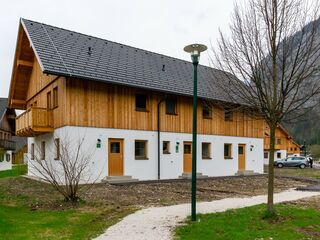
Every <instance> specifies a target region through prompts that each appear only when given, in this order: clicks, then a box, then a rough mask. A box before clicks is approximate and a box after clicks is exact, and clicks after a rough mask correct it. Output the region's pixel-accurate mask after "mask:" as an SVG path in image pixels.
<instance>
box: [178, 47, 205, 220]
mask: <svg viewBox="0 0 320 240" xmlns="http://www.w3.org/2000/svg"><path fill="white" fill-rule="evenodd" d="M183 50H184V51H185V52H188V53H190V54H191V60H192V64H193V121H192V174H191V220H192V221H196V191H197V95H198V82H197V78H198V64H199V59H200V53H201V52H203V51H205V50H207V46H205V45H202V44H191V45H188V46H186V47H185V48H184V49H183Z"/></svg>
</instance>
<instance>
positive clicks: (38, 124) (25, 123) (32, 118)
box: [16, 107, 53, 137]
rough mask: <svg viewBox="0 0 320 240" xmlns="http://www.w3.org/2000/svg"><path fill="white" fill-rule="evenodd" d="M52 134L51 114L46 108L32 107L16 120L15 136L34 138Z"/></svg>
mask: <svg viewBox="0 0 320 240" xmlns="http://www.w3.org/2000/svg"><path fill="white" fill-rule="evenodd" d="M50 132H53V112H52V110H49V109H47V108H38V107H32V108H29V109H28V110H26V111H25V112H24V113H22V114H21V115H19V116H18V117H17V118H16V135H17V136H21V137H34V136H37V135H40V134H45V133H50Z"/></svg>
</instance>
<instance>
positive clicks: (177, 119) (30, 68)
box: [9, 19, 264, 180]
mask: <svg viewBox="0 0 320 240" xmlns="http://www.w3.org/2000/svg"><path fill="white" fill-rule="evenodd" d="M192 69H193V68H192V64H191V63H190V62H187V61H183V60H179V59H176V58H172V57H168V56H164V55H161V54H157V53H153V52H149V51H146V50H142V49H138V48H134V47H129V46H126V45H124V44H119V43H115V42H112V41H108V40H104V39H100V38H96V37H92V36H88V35H84V34H80V33H77V32H73V31H69V30H65V29H62V28H58V27H54V26H49V25H46V24H42V23H38V22H34V21H30V20H26V19H21V20H20V24H19V32H18V38H17V45H16V52H15V59H14V65H13V72H12V79H11V86H10V93H9V107H10V108H12V109H21V110H24V113H22V114H21V115H19V116H18V117H17V118H16V134H17V135H18V136H26V137H29V138H28V149H29V159H30V161H32V159H33V158H34V154H35V150H34V149H35V146H40V150H41V152H40V154H41V158H42V159H43V160H44V161H52V164H53V165H54V164H56V163H57V162H58V161H59V157H57V156H59V154H58V153H59V144H55V143H59V141H60V137H61V135H63V134H67V135H68V136H69V137H71V138H74V139H76V138H79V137H84V141H85V146H86V147H87V148H90V147H91V148H95V151H94V155H93V160H92V168H91V173H92V174H93V175H95V176H97V177H98V178H99V179H103V178H104V177H106V176H122V175H128V176H132V177H134V178H138V179H140V180H146V179H171V178H178V177H179V176H181V175H182V174H183V173H190V171H191V145H192V142H191V141H192V136H191V131H192V90H193V88H192V86H193V84H192V82H193V80H192ZM198 71H199V76H198V79H199V80H198V81H199V82H198V85H199V86H198V96H199V105H198V106H199V107H198V148H197V154H198V160H197V161H198V162H197V165H198V169H197V171H198V172H199V173H201V174H205V175H208V176H225V175H234V174H236V173H238V171H252V172H256V173H262V172H263V138H264V131H263V129H262V128H261V126H262V125H263V122H262V120H254V119H251V118H250V116H249V115H248V114H246V113H245V112H244V111H240V110H234V109H236V108H232V104H233V105H234V104H236V103H230V100H229V99H228V97H227V96H226V94H224V92H223V91H221V89H219V87H218V86H219V85H218V84H217V82H218V81H219V82H223V81H225V75H224V74H223V73H222V72H221V71H218V70H216V69H212V68H209V67H205V66H199V67H198ZM222 103H223V104H222ZM29 168H30V165H29ZM29 170H31V169H29ZM29 174H34V173H33V171H29ZM35 175H36V174H35Z"/></svg>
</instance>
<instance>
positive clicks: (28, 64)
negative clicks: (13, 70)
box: [17, 60, 33, 67]
mask: <svg viewBox="0 0 320 240" xmlns="http://www.w3.org/2000/svg"><path fill="white" fill-rule="evenodd" d="M19 66H24V67H33V62H30V61H26V60H18V61H17V67H19Z"/></svg>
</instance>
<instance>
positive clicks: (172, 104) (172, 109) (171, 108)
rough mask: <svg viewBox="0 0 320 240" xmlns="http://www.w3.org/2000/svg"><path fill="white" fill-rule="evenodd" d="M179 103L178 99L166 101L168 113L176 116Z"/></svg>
mask: <svg viewBox="0 0 320 240" xmlns="http://www.w3.org/2000/svg"><path fill="white" fill-rule="evenodd" d="M176 108H177V101H176V99H172V98H168V99H166V113H167V114H176V110H177V109H176Z"/></svg>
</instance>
